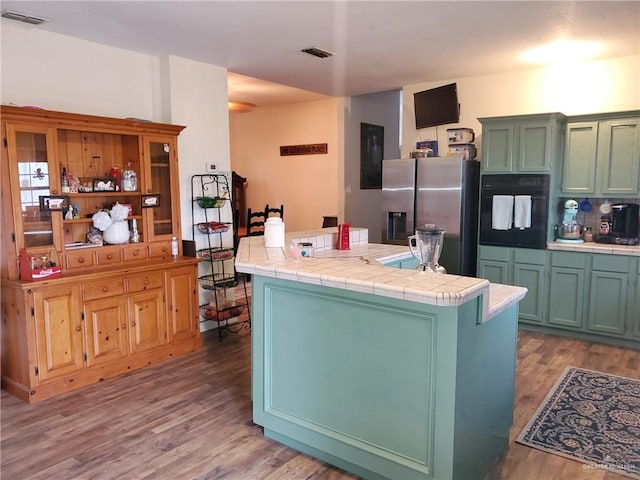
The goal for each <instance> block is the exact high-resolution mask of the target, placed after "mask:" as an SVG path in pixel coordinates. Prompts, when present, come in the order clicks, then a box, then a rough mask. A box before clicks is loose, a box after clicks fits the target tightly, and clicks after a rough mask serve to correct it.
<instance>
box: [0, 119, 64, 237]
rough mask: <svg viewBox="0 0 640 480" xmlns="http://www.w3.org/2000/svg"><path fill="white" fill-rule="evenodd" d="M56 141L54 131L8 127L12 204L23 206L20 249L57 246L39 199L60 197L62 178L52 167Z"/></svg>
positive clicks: (18, 229) (48, 214) (17, 225)
mask: <svg viewBox="0 0 640 480" xmlns="http://www.w3.org/2000/svg"><path fill="white" fill-rule="evenodd" d="M53 138H54V135H53V131H52V130H51V129H47V128H42V127H33V126H21V125H7V150H8V151H7V153H8V158H9V169H10V172H11V184H12V185H11V186H12V194H13V202H14V205H15V206H18V205H19V207H20V212H19V213H18V212H17V211H16V215H20V217H19V218H16V222H15V229H16V232H15V233H16V243H17V244H18V247H19V248H21V247H39V246H47V245H53V243H54V241H53V226H52V221H51V211H49V210H48V209H44V208H43V207H44V205H43V204H42V203H41V198H40V197H42V196H49V195H57V194H59V188H58V187H57V185H58V178H59V176H58V172H57V171H56V170H55V167H54V166H53V164H52V159H53V157H54V155H53V151H54V146H53ZM16 210H17V209H16Z"/></svg>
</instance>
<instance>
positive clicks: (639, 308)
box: [631, 264, 640, 337]
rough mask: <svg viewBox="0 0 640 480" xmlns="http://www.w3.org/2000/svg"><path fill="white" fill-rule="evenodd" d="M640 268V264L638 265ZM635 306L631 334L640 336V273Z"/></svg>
mask: <svg viewBox="0 0 640 480" xmlns="http://www.w3.org/2000/svg"><path fill="white" fill-rule="evenodd" d="M638 268H640V264H639V265H638ZM633 305H634V308H633V311H632V312H631V334H632V335H633V336H634V337H640V274H639V275H638V276H637V278H636V294H635V302H634V304H633Z"/></svg>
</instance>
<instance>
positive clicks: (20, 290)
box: [0, 106, 202, 402]
mask: <svg viewBox="0 0 640 480" xmlns="http://www.w3.org/2000/svg"><path fill="white" fill-rule="evenodd" d="M0 114H1V118H2V138H3V148H2V165H1V171H0V173H1V178H2V187H1V188H0V197H1V198H2V225H1V226H0V237H1V247H2V255H1V256H0V257H1V266H0V273H1V277H2V324H1V332H2V387H3V388H5V389H6V390H7V391H9V392H10V393H12V394H14V395H16V396H18V397H20V398H21V399H23V400H25V401H28V402H36V401H40V400H44V399H46V398H49V397H52V396H55V395H58V394H61V393H64V392H68V391H71V390H74V389H76V388H79V387H82V386H85V385H88V384H91V383H95V382H98V381H100V380H102V379H104V378H108V377H112V376H116V375H119V374H122V373H125V372H129V371H131V370H134V369H138V368H142V367H145V366H147V365H151V364H154V363H157V362H160V361H162V360H165V359H168V358H171V357H174V356H177V355H180V354H183V353H187V352H190V351H194V350H196V349H198V348H199V347H200V346H201V342H202V341H201V337H200V330H199V314H198V283H197V263H198V261H199V260H198V259H196V258H191V257H183V256H182V255H181V253H182V252H181V232H180V194H179V176H178V157H177V138H178V135H179V133H180V131H181V130H182V129H183V128H184V127H181V126H176V125H168V124H160V123H153V122H147V121H142V120H131V119H115V118H106V117H97V116H90V115H81V114H73V113H62V112H53V111H47V110H40V109H31V108H21V107H8V106H2V107H0ZM127 168H131V169H133V170H134V171H135V172H136V174H137V188H135V189H133V188H131V187H130V186H129V188H127V189H126V190H127V191H125V189H123V188H122V185H121V184H120V179H119V178H118V177H119V175H117V174H118V173H121V172H123V171H124V170H125V169H127ZM63 172H64V173H63ZM66 179H72V180H73V182H71V188H67V183H68V182H66V181H65V180H66ZM76 179H77V180H78V181H75V180H76ZM114 179H115V181H114ZM99 182H105V184H106V185H107V188H98V187H100V186H101V184H100V183H99ZM63 184H64V185H63ZM50 198H53V199H54V202H52V201H51V200H50ZM55 199H62V200H61V201H62V202H63V203H62V205H63V207H62V208H61V209H59V208H58V205H56V204H55ZM116 202H117V203H120V204H125V205H127V206H129V209H130V210H129V216H128V218H127V219H126V221H127V222H128V224H129V225H133V224H134V223H135V224H136V225H137V229H138V232H139V238H138V239H137V240H138V241H137V242H135V243H134V242H133V241H132V242H128V243H120V244H113V245H108V244H106V243H103V244H99V242H98V243H97V244H92V242H90V241H88V240H87V234H88V233H89V232H90V231H91V230H93V228H94V227H93V221H92V218H91V217H92V215H93V214H94V213H96V212H97V211H99V210H105V209H106V210H108V209H110V208H111V207H112V206H113V204H114V203H116ZM52 205H53V207H52ZM172 237H176V238H177V240H178V245H179V255H178V257H177V258H173V256H172V253H171V239H172ZM22 252H25V253H26V257H25V256H22V257H21V253H22ZM44 257H46V259H47V261H53V260H55V261H56V263H57V266H59V267H60V269H61V272H60V274H59V275H57V276H53V277H51V278H46V279H41V280H38V281H32V280H31V279H26V278H21V275H20V271H21V269H20V262H21V261H24V259H25V258H29V259H31V258H33V259H34V260H37V259H44ZM29 267H31V265H29ZM29 271H31V270H29Z"/></svg>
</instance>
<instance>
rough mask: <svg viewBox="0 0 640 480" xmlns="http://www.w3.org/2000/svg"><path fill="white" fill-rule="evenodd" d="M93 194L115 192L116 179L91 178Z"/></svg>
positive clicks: (116, 188) (116, 186)
mask: <svg viewBox="0 0 640 480" xmlns="http://www.w3.org/2000/svg"><path fill="white" fill-rule="evenodd" d="M92 184H93V191H94V192H117V191H118V188H119V186H118V179H117V178H115V177H93V182H92Z"/></svg>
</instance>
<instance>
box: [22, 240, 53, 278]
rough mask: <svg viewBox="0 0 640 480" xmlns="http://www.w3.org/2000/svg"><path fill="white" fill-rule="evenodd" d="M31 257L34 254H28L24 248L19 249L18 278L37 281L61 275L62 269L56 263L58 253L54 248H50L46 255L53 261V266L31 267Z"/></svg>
mask: <svg viewBox="0 0 640 480" xmlns="http://www.w3.org/2000/svg"><path fill="white" fill-rule="evenodd" d="M31 257H35V255H31V254H29V252H27V250H26V249H25V248H23V249H22V250H20V280H22V281H25V282H37V281H41V280H49V279H52V278H59V277H60V276H62V271H61V269H60V266H59V265H58V254H57V253H56V251H55V250H53V249H51V250H50V251H49V253H48V255H47V258H48V259H49V260H51V261H52V262H54V263H55V266H53V267H45V268H35V269H32V268H31Z"/></svg>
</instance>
